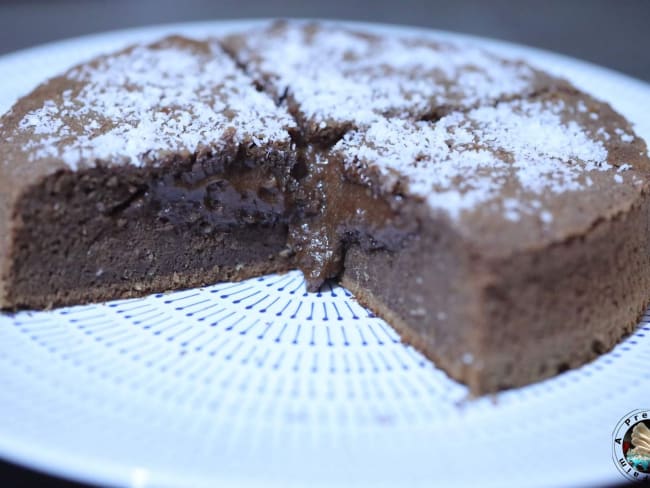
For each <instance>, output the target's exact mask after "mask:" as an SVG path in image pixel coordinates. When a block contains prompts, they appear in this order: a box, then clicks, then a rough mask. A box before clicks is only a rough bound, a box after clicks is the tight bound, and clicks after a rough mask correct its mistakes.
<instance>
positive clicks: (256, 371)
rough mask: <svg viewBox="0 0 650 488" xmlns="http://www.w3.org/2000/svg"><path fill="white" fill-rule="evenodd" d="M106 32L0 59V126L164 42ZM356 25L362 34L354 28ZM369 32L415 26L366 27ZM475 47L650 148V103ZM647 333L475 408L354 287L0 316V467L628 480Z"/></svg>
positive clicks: (286, 279) (150, 476)
mask: <svg viewBox="0 0 650 488" xmlns="http://www.w3.org/2000/svg"><path fill="white" fill-rule="evenodd" d="M252 24H254V22H250V21H246V22H210V23H201V24H181V25H171V26H163V27H154V28H147V29H137V30H129V31H123V32H116V33H109V34H102V35H98V36H91V37H85V38H81V39H74V40H70V41H65V42H60V43H56V44H51V45H48V46H43V47H39V48H35V49H30V50H27V51H22V52H20V53H16V54H12V55H8V56H4V57H3V58H0V73H3V75H2V76H1V77H0V112H4V111H5V110H7V109H8V108H9V107H10V106H11V104H12V103H13V102H14V101H15V100H16V98H17V97H19V96H20V95H23V94H25V93H27V92H28V91H30V90H31V89H32V88H33V87H34V86H35V85H36V84H37V83H39V82H41V81H43V80H44V79H45V78H46V77H48V76H52V75H54V74H56V73H58V72H60V71H62V70H64V69H66V68H67V67H69V66H70V65H72V64H74V63H77V62H80V61H82V60H85V59H88V58H90V57H92V56H94V55H96V54H98V53H102V52H106V51H111V50H114V49H117V48H119V47H121V46H123V45H125V44H128V43H131V42H134V41H141V40H149V39H152V38H156V37H160V36H162V35H164V34H167V33H172V32H173V33H184V34H187V35H194V36H202V35H207V34H221V33H224V32H226V31H232V30H236V29H241V28H243V27H249V26H251V25H252ZM356 25H358V24H356ZM363 27H366V28H369V29H374V30H378V31H387V30H388V31H400V32H407V31H408V32H413V31H414V30H413V29H405V28H396V27H387V26H377V25H374V26H371V25H364V26H363ZM419 32H421V34H422V35H428V36H437V37H444V38H448V39H454V40H459V41H464V42H467V41H471V42H480V43H482V44H483V45H485V46H487V47H490V48H491V49H493V50H494V51H498V52H500V53H503V54H505V55H513V56H519V57H523V58H525V59H528V60H529V61H531V62H532V63H534V64H536V65H538V66H540V67H542V68H544V69H547V70H549V71H552V72H555V73H559V74H561V75H563V76H565V77H568V78H570V79H571V80H572V81H574V83H575V84H576V85H578V86H580V87H582V88H584V89H586V90H587V91H589V92H591V93H593V94H595V95H596V96H598V97H600V98H602V99H605V100H607V101H609V102H610V103H611V104H612V105H613V106H614V107H615V108H616V109H617V110H619V111H620V112H622V113H623V114H624V115H626V116H627V117H628V118H629V119H630V120H632V121H633V122H634V123H635V125H636V129H637V131H638V133H640V134H641V135H642V136H644V137H645V138H646V139H647V140H650V113H648V111H647V108H648V101H649V100H650V87H649V86H648V85H647V84H644V83H642V82H640V81H636V80H633V79H630V78H627V77H625V76H622V75H620V74H617V73H614V72H611V71H608V70H605V69H602V68H598V67H595V66H593V65H590V64H586V63H583V62H579V61H576V60H572V59H568V58H565V57H561V56H558V55H553V54H549V53H545V52H541V51H537V50H533V49H530V48H524V47H517V46H513V45H508V44H504V43H500V42H494V41H488V40H484V39H483V40H481V39H476V38H468V37H467V36H460V35H453V34H447V33H441V32H431V31H419ZM649 365H650V326H648V325H647V324H646V323H645V322H644V323H642V324H641V325H640V326H639V329H638V331H637V333H636V334H635V335H633V336H632V337H630V338H629V339H628V340H626V341H625V342H624V343H622V344H620V345H619V346H618V347H617V348H616V349H615V350H614V351H613V352H611V353H609V354H607V355H605V356H602V357H601V358H599V359H598V360H596V361H594V362H593V363H591V364H589V365H587V366H585V367H583V368H580V369H579V370H575V371H570V372H567V373H564V374H562V375H560V376H558V377H556V378H554V379H551V380H548V381H545V382H542V383H539V384H536V385H533V386H530V387H527V388H521V389H518V390H513V391H508V392H505V393H502V394H499V395H497V396H496V397H492V398H482V399H478V400H473V401H465V400H464V399H465V397H466V393H467V392H466V389H465V387H464V386H462V385H459V384H458V383H455V382H453V381H451V380H449V379H448V378H447V377H446V376H445V375H444V374H443V373H442V372H440V371H439V370H437V369H436V368H435V366H434V365H433V364H431V363H430V362H428V361H426V360H425V359H423V357H422V356H420V355H419V354H418V353H417V352H415V351H414V350H413V349H412V348H410V347H406V346H404V345H402V344H401V343H400V342H399V338H398V336H397V335H396V334H395V332H394V331H393V330H392V329H391V328H390V327H389V326H388V325H387V324H386V323H385V322H383V321H382V320H380V319H378V318H376V317H373V316H372V315H371V314H369V313H368V312H367V311H365V310H364V309H363V308H361V307H360V306H359V305H358V304H357V303H356V302H355V301H354V300H353V299H352V298H351V296H350V295H349V293H347V292H346V291H345V290H343V289H341V288H338V287H331V286H329V285H328V286H326V287H325V288H324V289H323V290H321V292H320V293H318V294H306V293H305V290H304V285H303V282H302V276H301V275H300V273H298V272H292V273H289V274H287V275H283V276H267V277H263V278H259V279H253V280H249V281H246V282H243V283H238V284H219V285H216V286H213V287H208V288H203V289H195V290H189V291H183V292H178V293H173V294H166V295H155V296H150V297H148V298H144V299H139V300H129V301H119V302H113V303H108V304H100V305H91V306H84V307H73V308H66V309H61V310H55V311H50V312H37V313H19V314H17V315H14V316H11V315H0V457H3V458H5V459H8V460H11V461H14V462H18V463H21V464H24V465H26V466H29V467H32V468H36V469H41V470H45V471H48V472H50V473H53V474H57V475H62V476H67V477H71V478H75V479H80V480H85V481H90V482H94V483H100V484H119V485H127V484H128V485H133V486H172V485H184V486H217V485H219V484H223V483H230V484H237V485H239V486H275V485H278V486H290V485H302V486H304V485H311V486H316V485H335V486H361V485H364V486H373V487H378V486H419V485H427V486H431V485H433V484H438V485H442V486H448V485H452V484H455V485H460V486H464V485H473V484H479V485H495V486H517V487H523V486H576V485H584V486H588V485H593V484H596V483H598V484H600V483H610V482H617V481H622V480H623V478H621V477H620V475H619V473H618V472H617V470H616V468H615V466H614V463H613V461H612V458H611V452H612V450H611V446H612V430H613V428H614V426H615V424H616V423H617V421H618V420H619V419H620V417H622V416H623V415H624V414H625V413H627V412H628V411H630V410H632V409H636V408H647V407H650V368H649Z"/></svg>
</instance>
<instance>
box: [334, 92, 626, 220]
mask: <svg viewBox="0 0 650 488" xmlns="http://www.w3.org/2000/svg"><path fill="white" fill-rule="evenodd" d="M564 109H565V106H564V103H563V102H562V101H561V100H559V101H545V102H541V101H535V102H529V101H516V102H504V103H500V104H498V105H497V106H496V107H481V108H478V109H475V110H472V111H470V112H468V113H466V114H464V113H459V112H455V113H452V114H449V115H447V116H445V117H443V118H442V119H440V120H439V121H438V122H436V123H431V122H411V121H406V120H399V119H384V120H380V121H377V122H375V123H374V124H372V125H371V126H370V127H369V128H368V129H367V130H364V131H355V132H349V133H348V134H346V135H345V136H344V138H343V139H342V140H340V141H339V142H338V143H337V144H336V146H335V147H334V151H337V152H338V153H339V154H342V156H343V159H344V161H345V165H346V168H347V170H348V171H351V172H352V173H354V174H357V175H358V176H359V177H360V178H361V179H364V178H366V179H367V178H368V177H369V176H368V175H370V174H372V173H373V172H378V173H379V174H380V175H381V179H382V180H383V182H384V187H385V188H384V189H385V190H387V191H395V190H396V188H398V185H400V184H406V185H407V186H408V190H409V191H410V192H412V193H414V194H416V195H418V196H420V197H421V198H423V199H426V201H427V202H428V203H429V205H430V206H431V207H432V208H434V209H440V210H443V211H445V212H447V213H448V215H449V216H451V217H452V218H453V219H457V218H458V217H459V216H460V215H461V213H462V212H463V211H471V210H474V209H476V208H478V207H479V206H482V205H484V204H486V203H488V202H492V203H493V202H499V205H500V207H501V211H502V213H503V215H504V216H505V217H506V218H507V219H509V220H515V221H516V220H518V219H519V218H520V216H521V214H522V213H523V212H527V213H531V214H535V215H539V216H540V219H541V221H542V222H544V223H549V222H550V221H551V220H552V218H553V216H552V214H551V213H550V212H548V210H547V209H544V208H543V206H542V204H541V202H540V200H539V198H537V197H535V195H538V196H539V195H542V194H544V193H546V192H551V193H562V192H567V191H578V190H581V189H584V188H586V187H587V186H589V184H590V180H589V178H588V176H589V174H590V173H591V172H597V171H605V170H610V169H612V166H611V165H610V164H609V163H608V162H607V156H608V152H607V149H606V148H605V146H604V144H603V142H602V141H600V140H597V139H594V138H592V137H591V136H590V135H589V134H588V132H587V131H586V130H585V128H583V127H581V126H580V125H579V124H578V123H577V122H576V121H575V120H571V121H568V122H564V121H563V120H562V112H563V110H564ZM617 176H618V178H615V182H622V181H623V178H622V177H621V176H620V175H617ZM504 195H505V196H506V197H504ZM508 195H510V197H507V196H508ZM531 195H532V196H531Z"/></svg>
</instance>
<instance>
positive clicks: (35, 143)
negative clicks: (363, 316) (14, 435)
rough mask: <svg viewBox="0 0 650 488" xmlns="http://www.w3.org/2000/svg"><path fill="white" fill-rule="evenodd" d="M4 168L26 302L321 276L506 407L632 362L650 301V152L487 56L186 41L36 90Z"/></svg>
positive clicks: (346, 38)
mask: <svg viewBox="0 0 650 488" xmlns="http://www.w3.org/2000/svg"><path fill="white" fill-rule="evenodd" d="M0 154H1V156H0V186H1V188H2V191H1V193H0V307H2V308H4V309H17V308H47V307H54V306H59V305H70V304H78V303H86V302H89V301H102V300H108V299H114V298H122V297H132V296H140V295H143V294H147V293H151V292H157V291H165V290H170V289H177V288H184V287H192V286H200V285H203V284H208V283H214V282H216V281H222V280H240V279H244V278H248V277H251V276H256V275H260V274H263V273H270V272H283V271H287V270H289V269H294V268H298V269H300V270H302V271H303V273H304V275H305V279H306V281H307V284H308V287H309V288H310V289H311V290H316V289H318V287H319V286H320V285H321V284H322V283H323V281H324V280H327V279H339V280H341V282H342V283H343V284H344V285H345V286H347V287H348V288H349V289H351V290H352V291H353V292H354V293H355V295H356V297H357V299H358V300H360V301H361V302H363V303H364V304H365V305H367V306H368V307H370V308H371V309H372V310H373V311H375V312H376V313H377V314H378V315H380V316H382V317H384V318H385V319H386V320H387V321H388V322H389V323H390V324H391V325H393V326H394V327H395V328H396V329H397V330H398V331H399V332H400V334H401V335H402V338H403V339H404V340H405V341H406V342H409V343H411V344H413V345H414V346H415V347H417V348H418V349H419V350H421V351H422V352H423V353H424V354H425V355H426V356H427V357H429V358H431V359H433V360H434V361H435V362H436V363H437V364H438V365H439V366H440V367H442V368H443V369H444V370H445V371H447V372H448V374H449V375H450V376H452V377H454V378H456V379H458V380H460V381H462V382H464V383H466V384H468V386H469V387H470V389H471V391H472V392H473V393H475V394H482V393H487V392H494V391H497V390H500V389H504V388H509V387H515V386H520V385H524V384H527V383H530V382H533V381H536V380H539V379H542V378H545V377H548V376H551V375H553V374H556V373H557V372H560V371H563V370H565V369H568V368H572V367H576V366H579V365H581V364H584V363H585V362H587V361H589V360H591V359H593V358H594V357H596V356H597V355H598V354H600V353H602V352H605V351H607V350H609V349H610V348H612V347H613V345H615V344H616V343H617V342H618V341H619V340H620V339H621V337H623V336H625V335H627V334H629V333H630V332H631V331H632V330H633V329H634V327H635V325H636V323H637V321H638V319H639V317H640V315H641V314H642V313H643V311H644V310H645V307H646V306H647V304H648V299H649V298H650V232H649V231H648V228H647V227H648V222H650V201H649V198H648V181H649V180H648V177H647V175H648V171H649V170H650V160H649V159H648V156H647V150H646V146H645V143H644V142H643V140H641V139H640V138H639V137H637V136H636V135H635V133H634V131H633V129H632V128H631V126H630V124H629V123H628V122H627V121H626V120H625V119H624V118H623V117H622V116H621V115H619V114H618V113H616V112H615V111H614V110H613V109H612V108H611V107H610V106H609V105H607V104H606V103H604V102H600V101H598V100H595V99H594V98H592V97H591V96H589V95H588V94H585V93H583V92H581V91H580V90H579V89H577V88H575V87H574V86H572V85H571V84H570V83H569V82H567V81H565V80H562V79H559V78H557V77H554V76H551V75H549V74H546V73H544V72H541V71H539V70H537V69H535V68H533V67H531V66H529V65H528V64H526V63H524V62H521V61H517V60H509V59H502V58H501V57H498V56H495V55H494V54H491V53H489V52H485V51H483V50H482V49H479V48H477V47H476V46H474V45H460V44H454V43H449V42H443V41H432V40H430V39H429V38H427V39H424V38H419V37H416V36H411V37H402V36H396V35H389V34H386V35H377V34H372V33H367V32H359V31H352V30H349V29H345V28H339V27H336V26H333V25H329V24H328V25H324V24H323V25H321V24H316V23H303V22H275V23H272V24H269V25H268V26H266V27H265V28H258V29H255V30H251V31H248V32H242V33H237V34H234V35H230V36H228V37H225V38H215V39H206V40H191V39H186V38H182V37H178V36H174V37H168V38H166V39H163V40H160V41H158V42H156V43H154V44H149V45H137V46H133V47H130V48H127V49H125V50H123V51H120V52H117V53H114V54H110V55H106V56H102V57H100V58H97V59H94V60H91V61H89V62H87V63H84V64H82V65H79V66H76V67H74V68H72V69H71V70H69V71H68V72H67V73H65V74H63V75H61V76H59V77H57V78H54V79H51V80H49V81H47V82H45V83H44V84H42V85H41V86H39V87H38V88H36V89H35V90H34V91H33V92H32V93H31V94H29V95H28V96H26V97H24V98H22V99H20V100H19V101H18V102H17V103H16V104H15V105H14V107H13V108H12V109H11V110H10V111H9V112H8V113H7V114H5V115H4V116H3V117H2V118H1V119H0Z"/></svg>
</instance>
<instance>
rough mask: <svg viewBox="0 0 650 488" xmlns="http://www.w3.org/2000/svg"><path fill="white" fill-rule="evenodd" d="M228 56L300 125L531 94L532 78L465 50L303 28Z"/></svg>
mask: <svg viewBox="0 0 650 488" xmlns="http://www.w3.org/2000/svg"><path fill="white" fill-rule="evenodd" d="M235 46H236V47H235V48H234V49H233V50H234V51H235V56H237V57H238V58H239V60H240V61H241V62H242V63H245V64H246V66H247V68H248V69H249V71H250V72H251V74H252V75H253V76H256V77H258V79H260V80H262V81H263V82H264V83H265V84H267V85H270V86H271V89H272V90H273V91H274V92H275V94H276V96H278V97H283V96H284V95H285V93H287V90H288V93H289V94H290V95H291V97H292V98H293V100H294V101H295V102H297V104H298V106H299V111H300V113H301V115H302V116H303V118H304V119H306V120H308V121H309V122H311V123H313V124H315V126H317V127H319V128H321V129H322V128H324V127H326V126H327V124H329V123H336V122H338V123H349V122H352V123H353V124H355V125H356V126H361V125H364V124H370V123H372V122H373V121H375V120H376V119H377V118H378V115H381V114H383V115H391V116H398V117H405V116H415V117H422V116H426V115H429V114H432V113H435V111H436V110H437V109H439V108H440V107H445V108H449V107H456V108H471V107H473V106H476V105H479V104H483V103H488V102H492V101H494V100H497V99H499V98H501V97H508V96H513V95H517V94H522V93H524V92H529V91H532V89H533V88H532V86H533V83H534V78H535V72H534V71H533V70H532V69H531V68H530V67H529V66H527V65H525V64H523V63H517V62H513V61H505V60H503V59H501V58H498V57H497V56H494V55H492V54H489V53H486V52H485V51H483V50H480V49H477V48H476V47H474V46H472V45H469V44H468V45H457V44H451V43H443V42H431V41H425V40H421V39H413V38H400V37H396V36H391V35H387V36H382V37H378V36H373V35H366V34H359V33H355V32H351V31H347V30H344V29H337V28H327V27H322V26H315V25H310V24H300V23H289V24H281V25H280V26H278V25H275V26H272V27H271V28H270V29H268V30H266V31H257V32H250V33H246V34H244V35H242V36H241V37H238V42H237V43H236V44H235Z"/></svg>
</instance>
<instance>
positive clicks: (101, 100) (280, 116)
mask: <svg viewBox="0 0 650 488" xmlns="http://www.w3.org/2000/svg"><path fill="white" fill-rule="evenodd" d="M66 77H67V78H68V79H69V80H71V81H72V82H76V83H78V85H79V86H80V90H79V91H78V93H75V91H74V90H66V91H64V92H63V93H62V94H61V95H60V97H61V99H60V100H57V101H56V102H55V101H54V100H47V101H45V102H44V103H43V105H42V106H41V107H40V108H38V109H36V110H33V111H31V112H29V113H27V114H26V116H25V117H24V118H23V119H22V120H21V121H20V123H19V127H18V129H19V131H22V132H24V133H27V134H30V135H31V136H32V137H30V138H29V140H28V142H27V143H26V145H25V147H24V148H23V149H24V150H25V151H30V152H31V154H30V156H31V157H32V158H33V159H43V158H60V159H62V160H63V161H64V162H66V163H67V164H68V165H69V166H70V167H72V168H76V167H77V165H78V164H79V162H81V161H86V162H91V161H95V160H106V161H130V162H131V164H136V165H137V164H142V162H143V161H144V160H145V159H147V158H151V159H155V158H156V157H159V156H160V155H161V154H163V153H165V152H172V151H173V152H178V151H189V152H196V151H198V150H199V149H202V148H218V147H219V146H220V145H222V144H225V143H226V142H227V141H230V142H234V143H244V142H245V143H250V144H256V145H263V144H266V143H268V142H271V141H273V142H277V141H286V142H288V141H289V134H288V132H287V128H288V127H291V126H293V120H292V119H291V117H290V116H289V115H288V114H287V113H286V112H285V111H283V110H280V109H277V107H276V106H275V103H274V102H273V100H272V99H271V98H270V97H268V96H266V95H265V94H263V93H260V92H258V91H257V90H256V89H255V88H254V86H253V85H252V82H251V80H250V79H249V78H248V77H247V76H245V75H244V74H243V73H242V72H241V70H239V69H238V68H237V67H236V65H235V64H234V62H233V61H232V60H231V59H230V58H229V57H228V56H227V55H226V54H225V53H224V52H222V51H221V50H220V47H219V46H218V45H217V44H216V43H212V44H210V45H208V44H201V45H199V46H197V45H196V44H193V43H191V42H188V41H180V42H179V41H175V40H174V39H173V38H172V39H168V40H167V41H164V42H163V43H161V44H160V45H157V46H153V47H152V46H136V47H134V48H132V49H130V50H127V51H125V52H123V53H121V54H117V55H113V56H108V57H105V58H100V59H99V60H98V61H96V62H93V63H89V64H86V65H83V66H81V67H78V68H75V69H73V70H71V71H70V72H68V73H67V75H66Z"/></svg>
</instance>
